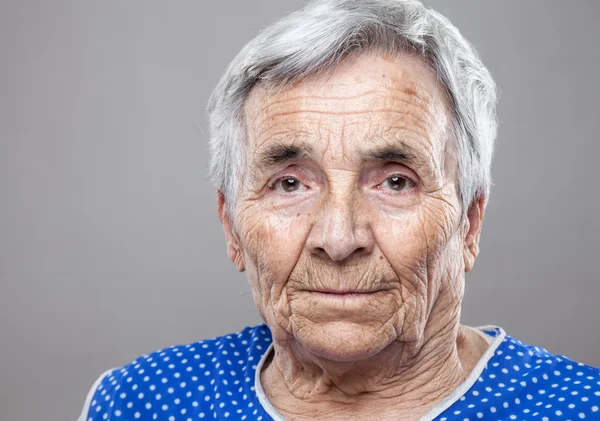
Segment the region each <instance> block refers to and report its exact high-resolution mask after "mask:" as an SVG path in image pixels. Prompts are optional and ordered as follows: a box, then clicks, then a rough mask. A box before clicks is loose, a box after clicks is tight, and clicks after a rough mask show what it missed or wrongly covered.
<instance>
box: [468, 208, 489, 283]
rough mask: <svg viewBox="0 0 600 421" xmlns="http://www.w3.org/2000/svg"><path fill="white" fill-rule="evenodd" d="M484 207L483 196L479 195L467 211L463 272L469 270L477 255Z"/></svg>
mask: <svg viewBox="0 0 600 421" xmlns="http://www.w3.org/2000/svg"><path fill="white" fill-rule="evenodd" d="M484 208H485V198H484V197H483V196H481V197H480V198H479V199H476V200H474V201H473V203H471V206H470V207H469V210H468V211H467V218H466V220H465V224H466V229H465V231H466V235H465V239H464V243H463V244H464V246H463V258H464V261H465V272H469V271H471V270H472V269H473V266H474V265H475V259H477V256H478V255H479V236H480V235H481V225H482V222H483V212H484Z"/></svg>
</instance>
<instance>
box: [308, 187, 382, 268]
mask: <svg viewBox="0 0 600 421" xmlns="http://www.w3.org/2000/svg"><path fill="white" fill-rule="evenodd" d="M366 215H367V212H366V209H363V208H362V206H361V203H360V199H359V198H357V197H355V195H352V194H338V195H336V196H330V197H328V198H327V199H326V201H325V203H324V204H323V206H320V208H319V211H318V212H317V214H316V215H315V223H314V225H313V226H312V229H311V231H310V233H309V236H308V238H307V247H308V248H309V250H310V252H311V253H312V254H314V255H317V256H319V257H321V258H323V259H327V260H331V261H334V262H338V263H339V262H343V261H345V260H348V259H350V258H352V257H356V256H362V255H368V254H370V253H372V252H373V248H374V239H373V232H372V230H371V226H370V224H369V221H368V218H367V216H366Z"/></svg>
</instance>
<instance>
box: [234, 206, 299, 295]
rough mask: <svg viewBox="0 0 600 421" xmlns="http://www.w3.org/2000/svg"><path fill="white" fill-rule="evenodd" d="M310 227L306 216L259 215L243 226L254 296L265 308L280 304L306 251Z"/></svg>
mask: <svg viewBox="0 0 600 421" xmlns="http://www.w3.org/2000/svg"><path fill="white" fill-rule="evenodd" d="M309 228H310V225H309V224H308V223H307V219H306V217H304V216H302V215H301V216H296V215H295V214H294V215H293V217H292V216H281V215H280V214H278V215H275V214H269V213H265V212H255V213H254V214H253V216H252V217H250V218H246V219H245V220H244V222H243V224H242V231H243V232H244V233H245V235H243V236H241V243H242V249H243V253H244V259H245V264H246V267H247V277H248V280H249V281H250V284H251V287H252V289H253V294H257V293H258V295H259V296H260V297H261V300H260V301H261V304H262V305H263V306H265V305H268V304H269V303H272V302H275V301H278V300H279V298H280V296H281V293H282V290H283V289H284V286H285V284H286V282H287V280H288V278H289V275H290V273H291V272H292V270H293V269H294V267H295V265H296V263H297V262H298V259H299V256H300V254H301V253H302V250H303V248H304V244H305V240H306V237H307V235H308V230H309Z"/></svg>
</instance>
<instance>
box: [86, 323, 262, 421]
mask: <svg viewBox="0 0 600 421" xmlns="http://www.w3.org/2000/svg"><path fill="white" fill-rule="evenodd" d="M270 344H271V333H270V331H269V329H268V328H267V327H266V326H265V325H259V326H255V327H248V328H245V329H244V330H242V331H241V332H238V333H233V334H229V335H224V336H220V337H216V338H213V339H207V340H202V341H198V342H193V343H189V344H181V345H173V346H170V347H168V348H164V349H160V350H157V351H154V352H152V353H150V354H144V355H141V356H139V357H138V358H136V359H135V360H133V361H132V362H130V363H129V364H126V365H124V366H122V367H118V368H114V369H112V370H109V371H107V372H106V373H104V374H103V375H102V376H101V377H100V378H99V379H98V381H97V382H96V384H95V385H94V386H93V387H92V390H90V394H89V396H88V400H87V402H86V406H85V407H84V409H83V411H82V414H81V417H80V421H96V420H106V419H112V418H111V417H112V416H116V417H120V416H121V415H123V416H124V417H123V418H124V419H143V420H145V419H153V418H154V419H163V418H164V419H169V417H170V416H173V417H177V416H181V415H185V414H186V413H192V412H193V413H196V412H198V413H200V412H199V411H201V410H202V409H206V410H207V411H208V410H209V409H210V406H211V405H213V404H212V403H211V400H214V396H211V395H213V393H211V391H214V390H216V389H217V388H216V387H215V384H216V383H217V382H218V383H219V387H220V388H219V390H223V388H225V389H226V393H231V396H233V394H234V393H233V391H235V392H236V393H237V394H240V395H243V392H244V389H245V387H246V385H247V387H248V388H249V387H251V386H253V384H254V371H255V370H256V364H257V363H258V361H259V360H260V358H261V357H262V355H263V354H264V353H265V352H266V350H267V349H268V347H269V346H270ZM217 394H218V393H217ZM155 414H156V415H155ZM159 415H160V418H158V416H159Z"/></svg>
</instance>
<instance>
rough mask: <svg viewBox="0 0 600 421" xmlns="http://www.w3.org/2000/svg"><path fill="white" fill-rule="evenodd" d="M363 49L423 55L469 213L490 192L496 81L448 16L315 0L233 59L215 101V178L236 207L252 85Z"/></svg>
mask: <svg viewBox="0 0 600 421" xmlns="http://www.w3.org/2000/svg"><path fill="white" fill-rule="evenodd" d="M366 51H376V52H381V53H388V54H394V55H399V54H407V53H408V54H413V55H417V56H419V57H420V58H421V59H422V60H423V61H424V62H425V63H426V64H427V65H428V67H429V68H431V70H432V71H433V72H434V74H435V75H436V77H437V78H438V80H439V82H440V85H441V86H442V88H443V89H444V90H445V93H446V95H447V97H448V100H449V102H450V105H451V107H452V116H451V117H452V125H451V127H452V134H453V135H454V138H455V147H456V152H457V168H458V175H457V178H458V180H457V185H458V194H459V197H460V199H461V203H462V207H463V215H464V214H465V213H466V211H467V210H468V208H469V207H470V205H471V204H472V203H473V201H474V200H475V199H479V198H481V197H483V198H484V204H485V205H487V201H488V198H489V193H490V185H491V175H490V167H491V161H492V154H493V149H494V140H495V138H496V131H497V119H496V85H495V83H494V80H493V79H492V77H491V75H490V73H489V72H488V70H487V69H486V68H485V66H484V65H483V63H482V62H481V60H480V59H479V57H478V55H477V53H476V51H475V50H474V49H473V47H472V46H471V45H470V44H469V42H468V41H467V40H466V39H465V38H464V37H463V36H462V35H461V33H460V32H459V30H458V29H457V28H456V27H455V26H453V25H452V23H450V21H449V20H448V19H447V18H445V17H444V16H442V15H440V14H439V13H437V12H435V11H434V10H431V9H428V8H426V7H425V6H423V4H421V2H420V1H416V0H313V1H311V2H309V3H308V4H307V5H306V6H305V7H304V8H302V9H301V10H298V11H296V12H294V13H292V14H290V15H288V16H286V17H285V18H283V19H281V20H279V21H278V22H276V23H274V24H272V25H270V26H268V27H267V28H265V29H264V30H262V31H261V32H260V33H259V34H258V35H257V36H256V37H255V38H254V39H252V40H251V41H250V42H248V43H247V44H246V45H245V46H244V48H243V49H242V50H241V51H240V52H239V54H238V55H237V56H236V57H235V58H234V60H233V61H232V62H231V63H230V65H229V67H228V68H227V70H226V72H225V74H224V75H223V77H222V78H221V80H220V81H219V83H218V85H217V87H216V88H215V90H214V92H213V94H212V95H211V97H210V100H209V103H208V115H209V125H210V153H211V160H210V177H211V179H212V180H213V182H214V184H215V186H216V188H217V189H219V190H220V191H221V192H222V194H223V195H224V197H225V200H226V202H227V204H228V207H227V209H228V211H229V213H230V216H233V214H232V212H233V209H234V204H235V201H236V199H237V195H238V189H239V185H240V180H242V177H243V176H244V165H245V154H244V141H245V127H244V121H243V115H244V112H243V109H244V104H245V101H246V98H247V97H248V95H249V93H250V91H251V90H252V88H253V87H254V86H255V85H257V84H259V83H260V84H261V86H264V87H265V88H270V89H275V90H281V89H284V88H285V87H287V86H289V85H290V84H292V83H294V82H296V81H300V80H303V79H305V78H308V77H310V76H316V75H320V74H323V73H325V72H328V71H331V70H333V69H334V68H335V66H336V65H337V64H339V63H340V62H341V61H342V60H344V59H346V58H348V57H350V56H352V55H357V54H360V53H364V52H366Z"/></svg>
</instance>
